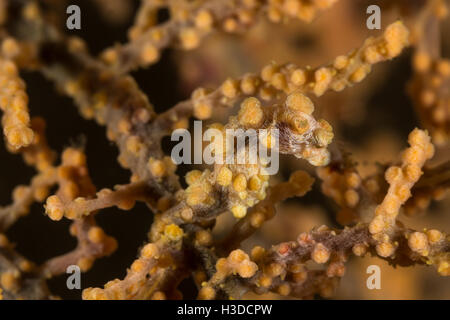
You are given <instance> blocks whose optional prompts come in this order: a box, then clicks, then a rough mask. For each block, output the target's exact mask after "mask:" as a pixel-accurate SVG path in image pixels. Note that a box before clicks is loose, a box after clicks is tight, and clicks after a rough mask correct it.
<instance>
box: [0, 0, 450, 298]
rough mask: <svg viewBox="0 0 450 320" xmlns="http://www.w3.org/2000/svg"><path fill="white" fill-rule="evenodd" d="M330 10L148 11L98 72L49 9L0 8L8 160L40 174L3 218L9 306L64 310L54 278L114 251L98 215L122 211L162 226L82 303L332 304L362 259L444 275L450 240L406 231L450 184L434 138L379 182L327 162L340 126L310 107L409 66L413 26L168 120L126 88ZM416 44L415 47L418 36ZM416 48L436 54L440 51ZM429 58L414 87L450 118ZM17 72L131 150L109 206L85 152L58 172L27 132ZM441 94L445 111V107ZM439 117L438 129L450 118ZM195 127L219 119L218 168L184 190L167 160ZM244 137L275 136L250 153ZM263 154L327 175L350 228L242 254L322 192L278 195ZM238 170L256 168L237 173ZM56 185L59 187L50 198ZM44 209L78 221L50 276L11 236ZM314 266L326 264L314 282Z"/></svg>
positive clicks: (217, 1)
mask: <svg viewBox="0 0 450 320" xmlns="http://www.w3.org/2000/svg"><path fill="white" fill-rule="evenodd" d="M98 2H99V3H102V1H98ZM334 2H336V1H334V0H315V1H303V0H280V1H273V0H269V1H253V0H241V1H221V0H212V1H201V0H198V1H181V0H179V1H176V0H168V1H163V0H146V1H142V3H141V7H140V9H139V10H138V13H137V15H136V18H135V21H134V25H133V26H132V27H131V28H130V30H129V42H128V43H125V44H122V45H116V46H114V47H111V48H109V49H106V50H105V51H103V53H102V54H101V57H100V58H96V57H93V56H92V55H91V54H90V53H89V51H88V49H87V45H86V43H85V42H84V41H83V40H82V39H79V38H76V37H67V36H65V35H64V33H63V32H61V31H60V30H59V29H58V27H57V26H55V25H53V24H51V23H49V22H47V21H46V16H47V15H48V14H50V13H49V12H48V11H51V10H52V9H51V5H50V6H45V7H44V6H43V7H39V4H38V2H35V1H28V2H25V1H5V2H0V3H1V4H4V6H3V7H0V13H1V14H0V17H1V18H2V19H0V22H1V23H2V33H1V34H0V36H1V40H2V46H1V57H0V73H1V75H0V77H1V78H2V81H1V83H2V85H1V96H0V106H1V108H2V110H3V111H4V116H3V121H2V124H3V130H4V134H5V137H6V141H7V146H8V149H9V150H10V151H12V152H18V153H21V154H22V156H23V158H24V160H25V162H26V163H27V164H29V165H31V166H33V167H34V168H35V169H36V171H37V174H36V176H35V177H34V178H33V179H32V180H31V182H30V184H29V186H18V187H16V189H14V192H13V203H12V204H11V205H9V206H6V207H4V208H2V209H0V232H2V233H1V234H0V286H1V289H2V291H0V293H1V295H0V296H3V297H4V298H8V299H10V298H11V299H14V298H16V299H18V298H27V299H44V298H53V296H52V295H51V294H50V292H49V290H48V289H47V287H46V282H45V280H46V279H47V278H51V277H54V276H57V275H59V274H62V273H64V272H65V271H66V268H67V267H68V266H70V265H78V266H79V267H80V269H81V271H83V272H86V271H88V270H89V269H90V268H91V266H92V265H93V263H94V261H95V260H96V259H99V258H102V257H105V256H108V255H110V254H111V253H112V252H113V251H114V250H115V249H116V247H117V242H116V240H115V239H114V238H113V237H111V236H108V235H106V234H105V232H104V231H103V230H102V228H100V227H99V226H97V224H96V222H95V217H96V215H97V214H100V212H101V210H102V209H105V208H109V207H113V206H115V207H117V208H119V209H121V210H130V209H132V208H133V207H134V206H135V203H136V201H139V202H143V203H144V204H145V205H146V206H147V208H148V209H149V210H151V211H152V212H153V216H154V220H153V224H152V226H151V229H150V231H149V233H148V243H146V244H145V245H144V246H143V247H142V248H141V249H140V253H139V256H138V258H137V259H136V260H135V261H134V262H133V263H132V264H131V266H130V268H129V269H128V270H127V273H126V276H125V277H124V278H123V279H122V280H121V279H115V280H112V281H110V282H108V283H106V284H105V285H104V287H103V288H87V289H85V290H84V291H83V294H82V297H83V299H166V298H167V299H171V298H173V299H176V298H181V297H182V294H183V293H182V292H180V291H179V290H178V287H179V284H180V283H181V281H182V280H184V279H186V278H189V277H192V278H193V279H194V282H195V284H196V285H197V288H198V298H200V299H214V298H217V299H223V298H241V297H242V296H243V295H244V294H246V293H248V292H253V293H257V294H263V293H267V292H274V293H278V294H280V295H282V296H292V297H297V298H306V297H314V295H316V294H318V295H321V296H323V297H330V296H331V295H332V294H333V291H334V290H335V288H336V287H337V285H338V283H339V279H340V278H341V277H342V276H343V275H344V273H345V270H346V266H345V264H346V262H347V261H348V259H349V258H350V256H351V255H355V256H364V255H365V254H366V253H370V254H372V255H374V256H378V257H380V258H382V259H385V260H387V261H388V262H389V263H390V264H392V265H395V266H397V265H399V266H409V265H414V264H427V265H433V266H435V267H436V268H437V270H438V273H439V274H441V275H444V276H448V275H449V274H450V238H449V236H448V235H447V234H446V233H445V232H443V231H438V230H435V229H431V230H423V232H421V231H415V230H412V229H409V228H406V227H404V226H403V224H401V223H400V222H399V221H398V219H397V218H398V215H399V213H400V209H401V207H402V206H403V205H405V206H406V208H414V207H415V204H417V203H418V202H420V201H419V200H420V198H422V199H423V198H426V199H428V201H429V199H430V198H432V197H435V198H439V196H442V194H443V193H444V192H445V190H446V189H447V188H448V186H449V174H448V171H449V167H448V160H447V162H446V163H443V164H440V165H438V166H435V167H433V168H430V167H426V162H427V161H428V160H429V159H431V158H432V157H433V154H434V146H433V144H432V142H431V139H430V136H429V135H428V132H427V131H425V130H421V129H417V128H416V129H414V130H413V131H411V133H410V135H409V138H408V142H409V144H410V147H409V148H407V149H406V150H405V151H404V152H403V155H402V159H401V160H402V163H401V165H400V166H395V165H394V164H388V165H386V168H387V170H386V171H385V172H384V167H382V166H379V170H378V172H376V173H375V174H372V175H369V176H363V175H362V174H360V173H359V172H358V169H357V167H356V163H355V162H353V160H352V159H351V156H350V155H347V154H344V155H337V153H336V154H335V153H334V152H330V150H329V149H330V148H331V145H332V141H333V138H334V135H335V133H334V132H333V128H332V126H331V125H330V123H328V122H327V121H326V120H324V119H317V113H318V112H317V110H316V107H315V103H313V101H312V100H311V99H316V98H320V97H322V96H323V95H324V94H325V93H326V92H328V91H336V92H339V91H342V90H344V89H346V88H348V87H350V86H353V85H355V84H357V83H359V82H361V81H362V80H364V79H365V78H366V77H367V76H368V74H369V73H370V71H371V68H372V67H373V66H374V65H375V64H377V63H379V62H383V61H387V60H391V59H393V58H395V57H397V56H399V55H400V54H401V53H402V51H403V49H404V48H405V47H406V46H408V45H409V43H410V35H409V31H408V28H407V27H406V26H405V24H404V23H403V22H401V21H395V22H393V23H391V24H389V25H388V26H387V27H386V28H385V30H384V32H383V33H382V34H381V35H379V36H378V37H370V38H368V39H366V40H365V41H364V43H363V44H362V45H361V46H360V47H359V48H357V49H355V50H353V51H351V52H350V53H348V54H346V55H340V56H338V57H336V58H335V59H333V61H332V62H331V63H328V64H324V65H322V66H318V67H314V68H312V67H310V66H296V65H294V64H291V63H286V64H277V63H274V62H271V63H269V64H267V65H266V66H265V67H263V68H262V70H261V71H260V72H259V73H246V74H244V75H242V76H241V77H239V78H235V79H233V78H228V79H225V80H224V81H223V83H222V84H221V85H219V86H217V87H216V88H212V89H211V88H198V89H197V90H195V91H194V92H193V93H192V95H191V97H190V98H189V99H187V100H185V101H181V102H179V103H177V104H176V105H175V106H173V107H172V108H169V109H167V110H166V111H164V112H162V113H157V112H156V111H155V110H154V108H153V106H152V104H151V103H150V102H149V100H148V98H147V96H146V95H145V94H144V92H143V91H142V90H141V89H140V88H139V86H138V85H137V83H136V82H135V80H134V79H133V78H132V77H131V76H130V75H129V72H130V71H131V70H133V69H135V68H138V67H141V66H149V65H151V64H154V63H156V62H157V61H158V59H159V57H160V55H161V53H162V50H163V49H165V48H168V47H181V48H182V49H186V50H189V49H194V48H196V47H198V46H200V45H201V40H202V38H204V37H205V36H206V35H208V34H211V33H212V32H213V31H225V32H237V31H240V32H244V31H245V30H246V29H248V28H249V27H250V26H251V25H252V24H253V23H255V22H256V20H257V19H258V18H259V17H260V16H265V17H268V19H269V20H270V21H272V22H281V21H283V22H285V23H288V22H289V20H290V19H291V18H297V19H300V20H303V21H305V22H311V21H312V20H313V18H314V17H315V16H316V14H318V13H319V12H320V11H321V10H322V9H327V8H329V7H331V5H332V4H333V3H334ZM430 3H431V4H430V7H432V8H436V7H433V6H432V5H436V3H439V5H441V2H436V1H430ZM165 9H168V10H169V14H170V17H169V19H168V21H166V22H162V23H161V22H160V21H158V12H161V10H165ZM439 9H440V10H444V7H442V6H440V7H439ZM423 10H424V12H425V13H423V15H421V16H420V17H422V18H421V19H422V20H420V21H419V22H418V24H419V25H422V24H423V27H424V28H425V26H424V25H425V24H426V23H425V22H424V21H423V19H435V18H436V17H435V15H429V12H428V11H427V10H431V9H429V7H428V6H427V7H426V8H425V9H423ZM427 12H428V15H427ZM433 12H435V11H433ZM424 17H425V18H424ZM433 22H435V21H434V20H433ZM427 25H428V24H427ZM23 30H28V31H30V32H24V31H23ZM421 39H422V41H425V38H421ZM413 45H415V46H417V42H416V39H414V37H413ZM418 47H419V48H422V47H423V50H425V49H426V50H428V49H429V48H430V46H429V45H428V44H421V45H419V46H418ZM19 48H22V50H20V49H19ZM423 50H422V51H421V49H419V50H418V52H417V53H416V54H415V56H414V57H415V58H414V61H415V63H414V66H415V70H417V72H418V74H417V75H416V76H417V77H418V79H419V80H415V81H416V82H417V81H418V82H417V83H419V84H426V85H430V86H432V87H433V89H432V91H433V92H432V94H433V99H432V100H433V103H434V102H436V103H437V104H441V103H444V104H445V103H447V105H448V101H447V100H448V99H447V100H445V99H446V97H445V94H447V93H448V92H447V91H448V81H447V80H448V79H447V78H448V73H449V72H448V71H449V70H448V69H449V68H448V63H447V61H445V60H443V59H440V58H439V57H434V56H433V59H435V58H436V59H437V60H436V61H435V60H433V62H432V61H431V55H428V53H426V54H425V53H424V51H423ZM18 68H21V69H24V70H33V71H38V72H41V73H42V74H43V75H44V76H45V77H46V78H48V79H49V80H51V81H52V82H53V83H54V84H55V86H56V87H57V88H58V89H60V91H61V92H62V93H64V94H66V95H67V96H69V97H71V98H72V99H73V100H74V102H75V104H76V105H77V107H78V109H79V111H80V114H81V115H82V116H83V117H84V118H86V119H93V120H95V121H96V122H97V123H98V124H100V125H102V126H105V127H106V131H107V138H108V139H109V140H110V141H111V142H113V143H114V144H115V145H116V146H117V147H118V149H119V156H118V159H117V160H118V162H119V164H120V165H121V166H122V167H124V168H126V169H129V170H130V171H131V177H130V181H129V182H128V183H127V184H123V185H116V186H114V187H113V188H104V189H101V190H100V191H98V192H97V188H96V187H95V186H94V184H93V182H92V179H91V177H90V175H89V170H88V166H87V160H86V154H85V153H84V150H83V149H82V148H79V147H68V148H65V150H64V151H63V152H62V154H61V163H60V164H59V165H55V158H56V157H55V152H54V151H52V150H51V149H50V147H49V146H48V144H47V141H46V138H45V134H44V129H45V123H44V121H43V120H42V119H40V118H34V119H32V120H31V121H30V119H29V115H28V106H27V104H28V98H27V94H26V92H25V85H24V82H23V81H22V80H21V79H20V77H19V73H18ZM428 79H429V80H430V81H428ZM417 83H416V84H417ZM446 90H447V91H446ZM424 92H427V89H425V91H421V92H420V93H419V94H420V96H421V97H424V95H425V96H426V95H427V94H425V93H424ZM441 93H442V94H441ZM437 96H439V97H440V98H439V99H441V98H442V99H443V100H442V99H441V100H436V99H435V98H436V97H437ZM428 98H429V97H428ZM430 99H431V98H430ZM421 101H422V102H423V100H421ZM235 106H239V109H238V110H237V112H236V114H235V115H229V117H228V121H226V122H224V123H221V122H217V121H219V120H217V119H215V117H214V115H215V114H214V113H215V110H217V109H219V108H221V109H224V110H227V111H230V110H233V108H234V107H235ZM436 108H437V109H436V110H438V109H439V108H441V107H439V106H438V107H436ZM31 109H32V106H31ZM439 110H441V109H439ZM441 111H442V110H441ZM444 111H445V110H444ZM436 112H438V111H436ZM436 112H435V111H433V114H435V113H436ZM439 112H440V111H439ZM439 112H438V113H439ZM441 113H442V112H441ZM441 113H439V116H438V117H437V118H436V117H435V118H433V119H435V120H436V119H438V118H439V119H441V118H442V117H441V115H442V114H441ZM191 117H194V118H196V119H198V120H205V121H206V120H210V119H214V120H215V122H213V123H209V124H208V125H209V128H210V129H214V130H215V132H216V135H214V137H213V138H211V140H210V141H211V142H212V143H211V149H210V151H211V154H212V155H213V156H214V162H213V164H212V166H209V167H206V168H205V167H202V168H200V169H196V170H191V171H189V172H188V173H187V174H186V176H185V180H186V184H187V187H186V188H183V187H182V184H181V183H180V181H179V177H178V175H177V174H176V170H177V166H176V165H175V164H174V162H173V161H172V159H171V158H170V157H169V156H167V155H166V154H165V153H164V152H163V148H162V140H163V138H164V137H166V136H168V135H171V134H172V133H174V132H175V133H176V132H177V131H176V130H177V129H187V128H188V127H189V119H190V118H191ZM443 117H444V116H443ZM444 118H445V117H444ZM439 119H438V120H439ZM438 122H439V121H438ZM439 123H440V122H439ZM435 129H436V127H435V126H434V124H433V125H431V128H430V131H431V132H432V134H433V137H434V139H437V138H436V134H437V133H436V132H441V131H435ZM229 130H234V132H238V133H237V134H236V135H235V136H234V137H233V139H235V138H236V139H238V140H239V139H241V138H242V139H243V140H242V141H244V143H243V144H242V145H239V144H238V145H237V146H235V145H234V144H232V146H231V147H230V145H229V144H227V141H228V140H227V139H228V137H227V131H229ZM246 130H247V132H248V130H253V131H261V132H264V134H263V135H259V136H258V137H257V138H256V140H255V141H253V142H252V140H251V138H250V139H249V141H248V142H247V140H246V139H245V132H246ZM436 130H437V129H436ZM202 134H203V133H202ZM252 143H253V144H254V143H258V144H261V145H263V146H264V147H266V148H267V149H269V150H270V152H271V153H272V154H277V155H278V154H284V155H287V156H289V155H293V156H295V157H294V158H296V159H303V160H306V161H304V162H305V163H307V164H308V165H310V166H313V167H317V168H316V175H317V177H318V178H319V179H321V180H322V191H323V194H324V195H325V196H328V197H330V198H331V199H333V200H334V201H335V202H336V204H337V205H338V206H339V207H340V209H339V213H338V216H337V220H338V221H339V222H340V223H342V224H344V225H346V224H348V226H346V227H344V228H343V229H332V228H329V227H326V226H321V227H317V228H314V229H313V230H311V231H310V232H305V233H302V234H300V235H299V236H298V238H297V240H295V241H288V242H282V243H279V244H277V245H274V246H272V247H271V248H268V249H264V248H262V247H260V246H255V247H254V248H253V249H252V251H251V253H250V254H248V253H245V252H244V251H243V249H242V248H241V246H242V244H243V242H244V241H245V240H246V239H249V238H250V237H251V236H252V235H253V234H254V233H255V232H257V230H258V229H260V228H261V227H262V226H263V224H264V223H265V222H266V221H268V220H270V219H272V218H274V217H276V214H277V211H279V210H278V206H277V205H278V204H279V203H280V202H282V201H284V200H285V199H287V198H293V197H301V196H304V195H305V194H306V193H307V192H308V191H310V190H311V189H312V186H313V183H314V181H315V179H314V178H313V177H311V175H310V174H309V173H307V172H306V171H304V170H298V171H294V172H293V173H291V174H290V178H289V179H288V180H287V181H280V179H279V178H278V181H277V180H276V179H275V178H274V177H271V174H269V173H268V172H267V170H268V167H269V163H268V161H267V159H264V157H263V156H262V155H261V154H258V156H257V157H256V159H254V160H255V161H253V162H252V161H251V159H250V154H251V153H250V152H249V151H250V149H251V148H252ZM239 158H242V159H243V160H244V161H243V162H239V161H238V159H239ZM225 159H228V160H232V161H229V162H227V161H224V160H225ZM383 177H385V180H386V181H387V183H386V182H385V181H384V179H383ZM53 186H57V189H56V191H55V192H54V194H51V195H49V193H50V188H51V187H53ZM418 199H419V200H418ZM35 201H36V202H44V201H45V205H44V208H45V213H46V215H47V216H48V218H50V219H51V220H54V221H60V220H62V219H69V220H72V225H71V227H70V233H71V234H72V235H73V236H75V237H76V239H77V243H78V245H77V246H76V248H74V249H73V250H72V251H70V252H68V253H66V254H63V255H61V256H57V257H54V258H51V259H49V260H48V261H46V262H44V263H43V264H41V265H34V264H32V263H30V262H28V261H27V260H25V258H23V257H21V256H20V255H19V254H18V253H16V252H15V250H14V248H13V245H12V244H11V243H10V242H9V241H8V239H7V238H6V236H5V235H4V234H3V233H4V232H6V230H7V229H8V228H9V227H10V226H11V225H12V224H13V223H14V222H15V221H16V220H17V219H18V218H19V217H21V216H22V215H24V214H26V213H28V211H29V207H30V205H31V203H33V202H35ZM377 204H378V205H377ZM375 205H377V206H376V208H375ZM420 206H421V207H422V208H425V207H426V205H420ZM43 211H44V210H43ZM368 211H369V215H367V212H368ZM227 213H231V214H232V216H233V217H234V218H233V219H234V220H236V221H235V222H234V225H233V226H232V227H231V229H230V230H229V234H228V235H226V236H225V237H224V238H222V239H218V238H216V237H215V235H214V224H215V222H216V220H217V219H218V218H220V217H222V216H224V215H226V214H227ZM234 220H233V221H234ZM311 263H315V264H316V265H318V266H316V267H315V268H312V267H311Z"/></svg>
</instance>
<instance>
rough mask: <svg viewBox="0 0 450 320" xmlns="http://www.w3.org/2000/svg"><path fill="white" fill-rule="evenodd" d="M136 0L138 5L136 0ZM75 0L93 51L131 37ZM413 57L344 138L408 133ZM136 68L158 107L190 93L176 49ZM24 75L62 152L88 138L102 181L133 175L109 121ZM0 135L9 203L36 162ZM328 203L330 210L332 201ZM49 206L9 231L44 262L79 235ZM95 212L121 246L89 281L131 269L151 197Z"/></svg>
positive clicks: (59, 286) (60, 287) (1, 197)
mask: <svg viewBox="0 0 450 320" xmlns="http://www.w3.org/2000/svg"><path fill="white" fill-rule="evenodd" d="M130 1H131V0H130ZM133 2H134V3H135V10H136V8H137V4H138V1H133ZM72 3H76V4H78V5H79V6H80V7H81V10H82V30H80V31H68V30H66V32H70V33H71V34H75V35H78V36H80V37H82V38H83V39H85V40H86V41H87V43H88V46H89V48H90V51H91V53H92V54H94V55H96V54H98V53H99V52H101V50H102V49H104V48H106V47H108V46H110V45H112V44H113V43H115V42H125V41H126V31H127V29H128V26H129V25H131V23H132V20H131V19H130V20H129V21H128V22H127V23H125V24H123V25H121V26H114V25H111V24H109V23H108V22H106V21H105V20H103V17H102V15H101V14H100V13H99V12H98V10H97V7H96V6H94V5H93V4H92V2H91V1H89V0H79V1H72ZM131 17H132V16H131ZM131 17H130V18H131ZM409 63H410V53H407V54H406V55H402V57H401V58H399V61H398V62H397V63H396V64H393V67H392V70H391V71H390V72H389V73H388V75H387V77H388V79H386V80H385V81H383V85H382V86H381V87H380V88H377V89H376V90H375V92H374V93H373V96H372V97H371V99H370V102H369V106H368V108H369V109H368V113H371V108H378V110H377V112H376V114H377V115H378V118H377V119H371V121H370V122H365V123H362V124H361V125H360V126H358V127H354V126H352V127H348V128H344V129H343V132H342V135H343V137H342V138H344V139H346V140H348V141H352V142H358V140H359V141H363V139H364V137H367V135H370V132H371V130H372V129H373V127H374V126H379V125H380V124H381V125H382V126H385V127H386V128H387V129H389V130H393V131H396V132H398V133H399V135H400V136H401V137H404V138H405V139H406V137H407V135H408V132H409V131H410V130H411V128H412V127H413V126H414V125H417V119H416V117H415V115H414V111H413V108H412V106H411V103H410V101H409V99H408V97H407V96H406V93H405V83H406V82H407V80H408V79H409V78H410V75H411V70H410V64H409ZM132 75H133V76H134V78H135V79H136V81H137V82H138V83H139V86H140V87H141V89H142V90H143V91H144V92H145V93H146V94H147V95H148V97H149V100H150V101H151V103H152V104H153V105H154V107H155V109H156V111H158V112H160V111H163V110H166V109H167V108H169V107H171V106H173V105H174V104H175V103H176V102H178V101H180V100H182V99H185V98H186V95H185V94H183V93H182V90H180V87H181V85H180V83H179V82H178V80H177V79H179V76H178V74H177V65H176V63H175V61H174V55H173V52H172V51H171V50H166V51H165V52H164V53H163V55H162V59H161V60H160V62H159V63H158V64H156V65H154V66H152V67H151V68H148V69H145V70H140V71H138V72H134V73H133V74H132ZM22 76H23V78H24V80H25V81H26V83H27V93H28V94H29V97H30V104H29V108H30V113H31V115H32V116H41V117H43V118H44V119H46V122H47V138H48V142H49V145H50V146H51V148H52V149H54V150H56V151H57V152H58V153H60V152H61V151H62V150H63V149H64V148H65V147H67V146H70V145H79V144H83V145H84V147H85V150H86V154H87V160H88V167H89V171H90V174H91V177H92V179H93V182H94V184H95V185H96V186H97V188H98V189H101V188H104V187H109V188H111V187H113V186H114V185H115V184H121V183H127V182H128V181H129V177H130V174H129V172H128V171H127V170H125V169H123V168H121V167H120V166H119V165H118V163H117V161H116V158H117V155H118V152H117V148H116V147H115V146H114V145H113V144H112V143H110V142H109V141H108V140H107V139H106V136H105V128H104V127H101V126H99V125H97V124H96V123H95V122H94V121H89V120H85V119H83V118H82V117H81V116H79V114H78V111H77V108H76V107H75V106H74V104H73V102H72V100H71V99H69V98H66V97H64V96H62V95H60V94H58V93H57V92H56V90H55V89H54V86H53V84H52V83H50V82H49V81H47V80H46V79H45V78H44V77H43V76H41V75H40V74H38V73H25V72H24V73H23V74H22ZM380 107H381V108H383V109H385V110H384V111H385V112H383V110H381V112H380V110H379V108H380ZM369 118H370V117H369ZM0 140H1V141H0V144H1V146H0V163H1V167H0V205H7V204H8V203H10V201H11V196H10V194H11V191H12V189H13V188H14V187H15V186H16V185H18V184H28V183H29V181H30V179H31V177H32V176H33V175H34V170H33V169H32V168H30V167H28V166H26V165H25V164H24V162H23V161H22V159H21V156H20V155H12V154H10V153H8V152H7V151H6V150H5V148H4V143H3V140H2V139H0ZM286 169H289V168H286ZM288 171H289V170H287V172H288ZM287 172H286V173H287ZM315 191H316V192H313V193H311V194H310V195H308V197H306V198H305V199H304V200H305V201H306V202H307V203H308V202H310V203H318V202H317V201H319V203H324V204H325V205H327V202H326V201H323V200H324V199H323V196H322V194H321V193H320V192H318V186H317V184H316V190H315ZM328 209H329V211H330V213H331V212H332V209H331V208H328ZM43 212H44V209H43V205H42V204H39V203H35V204H33V206H32V208H31V212H30V214H29V215H27V216H26V217H23V218H21V219H20V220H19V221H17V223H16V224H15V225H14V226H12V227H11V228H10V230H8V232H7V235H8V238H9V239H10V240H11V241H12V242H14V243H16V244H17V246H16V249H17V250H18V251H19V252H20V253H21V254H23V255H24V256H25V257H27V258H28V259H30V260H31V261H33V262H35V263H38V264H40V263H43V262H44V261H46V260H47V259H49V258H52V257H54V256H57V255H60V254H63V253H65V252H67V251H69V250H71V249H73V248H74V247H75V246H76V240H75V238H73V237H71V236H70V234H69V232H68V228H69V225H70V221H68V220H67V219H64V220H62V221H58V222H54V221H51V220H50V219H48V218H47V217H46V216H45V215H44V214H43ZM96 219H97V222H98V224H99V225H100V226H101V227H102V228H103V229H104V230H105V232H106V233H107V234H109V235H112V236H114V237H115V238H116V239H117V240H118V243H119V247H118V250H117V251H116V252H115V253H114V254H113V255H112V256H110V257H108V258H104V259H99V260H97V261H96V262H95V264H94V266H93V268H92V269H91V270H90V271H89V272H87V273H86V274H83V276H82V287H83V288H86V287H92V286H96V287H101V286H103V285H104V284H105V283H106V282H108V281H109V280H112V279H114V278H123V277H124V276H125V274H126V269H127V268H128V267H129V266H130V264H131V262H132V261H133V260H134V259H135V258H136V254H137V252H138V248H139V247H140V246H141V245H143V244H144V242H145V240H146V238H147V232H148V230H149V228H150V225H151V222H152V213H151V212H150V211H149V210H148V209H147V208H146V207H145V205H143V204H140V203H138V204H137V205H136V207H135V208H134V209H132V210H130V211H127V212H122V211H120V210H118V209H116V208H110V209H105V210H102V212H101V213H100V214H98V215H97V216H96ZM66 278H67V276H66V275H62V276H59V277H56V278H54V279H52V280H50V281H49V286H50V289H51V290H52V292H53V293H54V294H56V295H59V296H61V297H62V298H64V299H79V298H80V297H81V290H72V291H71V290H67V287H66V283H65V282H66ZM182 288H184V289H185V290H187V292H188V295H186V296H185V297H190V295H192V294H193V293H194V291H193V286H192V283H191V282H190V281H185V282H184V283H183V285H182Z"/></svg>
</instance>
